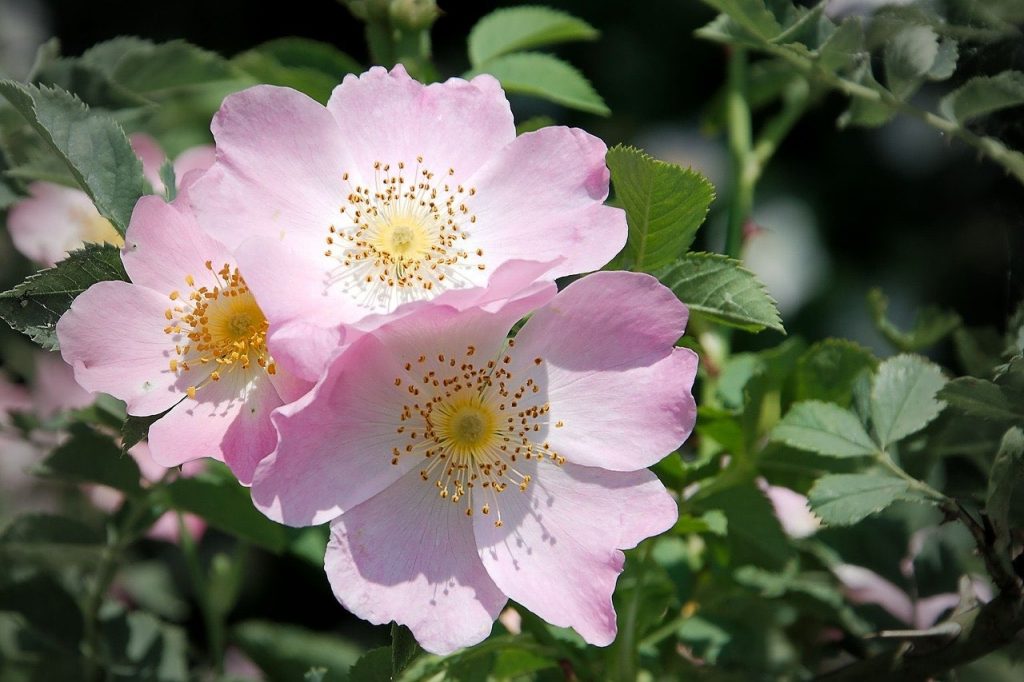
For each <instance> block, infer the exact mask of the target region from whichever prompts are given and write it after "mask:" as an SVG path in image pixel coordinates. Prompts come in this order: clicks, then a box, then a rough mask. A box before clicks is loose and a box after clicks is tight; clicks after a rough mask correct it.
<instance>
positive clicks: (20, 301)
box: [0, 244, 128, 350]
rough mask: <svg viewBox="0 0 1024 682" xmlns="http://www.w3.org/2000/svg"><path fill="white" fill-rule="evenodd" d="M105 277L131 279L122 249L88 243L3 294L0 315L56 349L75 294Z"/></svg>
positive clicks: (0, 302)
mask: <svg viewBox="0 0 1024 682" xmlns="http://www.w3.org/2000/svg"><path fill="white" fill-rule="evenodd" d="M105 280H122V281H127V280H128V275H127V274H126V273H125V271H124V266H123V265H122V264H121V253H120V252H119V251H118V249H117V247H115V246H112V245H110V244H102V245H100V244H87V245H86V246H85V247H84V248H82V249H79V250H77V251H72V252H71V253H70V254H68V257H67V258H65V259H64V260H62V261H61V262H60V263H57V265H55V266H54V267H52V268H49V269H47V270H42V271H40V272H37V273H36V274H34V275H32V276H31V277H29V278H28V279H26V280H25V281H24V282H22V283H21V284H19V285H18V286H16V287H14V288H13V289H11V290H10V291H5V292H3V293H2V294H0V319H3V320H4V321H5V322H6V323H7V324H9V325H11V327H13V328H14V329H16V330H18V331H20V332H22V333H23V334H25V335H26V336H28V337H29V338H30V339H32V340H33V341H35V342H36V343H38V344H39V345H40V346H42V347H43V348H46V349H47V350H55V349H56V348H57V346H58V344H57V335H56V332H55V329H56V325H57V320H59V319H60V316H61V315H63V314H64V313H65V312H66V311H67V309H68V308H70V307H71V302H72V301H74V300H75V297H76V296H78V295H79V294H80V293H82V292H83V291H85V290H86V289H88V288H89V287H91V286H92V285H93V284H95V283H96V282H102V281H105Z"/></svg>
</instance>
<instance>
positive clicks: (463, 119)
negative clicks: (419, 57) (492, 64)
mask: <svg viewBox="0 0 1024 682" xmlns="http://www.w3.org/2000/svg"><path fill="white" fill-rule="evenodd" d="M327 108H328V109H329V110H330V112H331V113H332V114H333V115H334V118H335V119H336V120H337V122H338V128H339V129H340V130H341V136H342V139H344V140H345V142H346V146H347V148H348V149H349V151H350V153H351V157H352V162H353V164H354V166H353V167H351V168H346V169H345V170H347V171H349V172H350V173H356V174H358V175H359V176H361V177H362V178H363V180H369V179H372V178H373V164H374V163H375V162H378V161H379V162H381V163H382V164H395V163H397V162H399V161H404V162H405V163H406V164H408V165H413V164H414V163H415V161H416V158H417V157H418V156H422V157H423V166H425V167H426V168H429V169H430V170H432V171H433V172H434V173H436V174H438V175H441V174H444V173H446V172H447V171H448V169H449V168H452V169H454V170H455V174H454V175H453V176H452V177H453V180H454V182H457V183H458V182H462V181H464V180H465V179H466V178H468V177H469V176H470V175H472V174H473V172H474V171H475V170H476V169H477V168H479V167H480V166H482V165H483V164H484V163H485V162H486V161H487V160H488V159H489V158H490V157H491V156H492V155H494V154H495V153H497V152H498V151H499V150H500V149H501V148H502V147H504V146H505V145H507V144H508V143H509V142H511V141H512V140H513V139H515V136H516V132H515V123H514V121H513V120H512V111H511V109H510V108H509V105H508V100H506V99H505V93H504V92H503V91H502V89H501V85H500V84H499V83H498V81H497V80H495V79H494V78H493V77H491V76H486V75H484V76H477V77H476V78H474V79H473V80H471V81H469V82H467V81H464V80H462V79H461V78H452V79H449V80H448V81H445V82H444V83H433V84H431V85H423V84H421V83H418V82H417V81H415V80H413V79H412V78H410V77H409V74H408V73H406V71H405V68H404V67H403V66H402V65H401V64H399V65H397V66H395V67H394V69H392V70H391V72H388V71H386V70H385V69H384V68H382V67H379V66H378V67H374V68H372V69H370V70H369V71H367V72H366V73H364V74H362V75H361V76H355V75H348V76H346V77H345V80H344V81H343V82H342V83H341V85H339V86H338V87H337V88H335V89H334V93H333V94H332V95H331V99H330V101H329V102H328V103H327Z"/></svg>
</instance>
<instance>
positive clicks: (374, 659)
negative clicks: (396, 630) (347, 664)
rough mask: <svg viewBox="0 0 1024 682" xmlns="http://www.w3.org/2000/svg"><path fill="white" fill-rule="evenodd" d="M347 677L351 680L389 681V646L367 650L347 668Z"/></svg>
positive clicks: (390, 678) (359, 681)
mask: <svg viewBox="0 0 1024 682" xmlns="http://www.w3.org/2000/svg"><path fill="white" fill-rule="evenodd" d="M348 679H350V680H351V681H352V682H391V680H392V679H393V678H392V677H391V647H389V646H382V647H378V648H376V649H371V650H370V651H367V652H366V653H365V654H363V655H362V656H361V657H360V658H359V660H358V661H356V662H355V665H353V666H352V669H351V670H349V673H348Z"/></svg>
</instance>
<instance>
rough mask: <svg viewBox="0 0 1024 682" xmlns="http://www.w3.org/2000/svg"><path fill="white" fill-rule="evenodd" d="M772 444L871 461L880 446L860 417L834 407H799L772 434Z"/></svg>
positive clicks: (814, 402) (816, 404)
mask: <svg viewBox="0 0 1024 682" xmlns="http://www.w3.org/2000/svg"><path fill="white" fill-rule="evenodd" d="M772 440H774V441H778V442H781V443H785V444H786V445H790V446H792V447H794V448H799V449H801V450H810V451H811V452H817V453H818V454H821V455H828V456H830V457H869V456H871V455H874V454H875V453H877V452H878V446H877V445H876V444H875V443H874V441H872V440H871V436H869V435H868V433H867V431H865V430H864V426H863V425H862V424H861V423H860V420H859V419H857V416H856V415H855V414H853V413H852V412H850V411H849V410H846V409H843V408H842V407H839V406H838V405H834V404H832V403H825V402H821V401H818V400H808V401H806V402H801V403H796V404H794V405H793V406H792V407H791V408H790V409H789V412H787V413H786V416H785V417H783V419H782V421H781V422H779V423H778V424H777V425H776V426H775V428H774V429H773V430H772Z"/></svg>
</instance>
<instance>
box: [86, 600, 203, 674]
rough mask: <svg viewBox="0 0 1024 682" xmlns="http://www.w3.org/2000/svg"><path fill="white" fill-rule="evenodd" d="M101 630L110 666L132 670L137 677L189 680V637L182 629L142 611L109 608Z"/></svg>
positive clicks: (103, 617)
mask: <svg viewBox="0 0 1024 682" xmlns="http://www.w3.org/2000/svg"><path fill="white" fill-rule="evenodd" d="M100 629H101V631H102V635H103V644H104V648H105V649H106V651H104V654H105V656H106V657H109V659H110V660H109V662H108V663H107V665H109V666H110V668H111V669H120V670H126V671H128V670H130V671H131V675H132V678H133V679H138V680H153V681H154V682H186V680H188V640H187V638H186V636H185V631H184V630H183V629H182V628H180V627H176V626H173V625H169V624H167V623H164V622H162V621H160V620H159V619H158V618H156V617H155V616H153V615H152V614H149V613H145V612H143V611H132V612H130V613H125V612H123V611H120V610H113V609H107V610H106V611H104V612H103V613H102V614H101V622H100Z"/></svg>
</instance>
